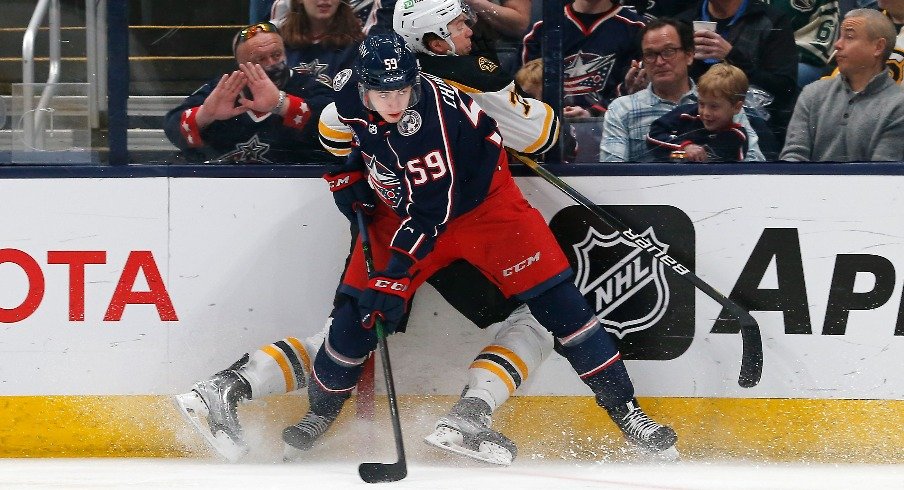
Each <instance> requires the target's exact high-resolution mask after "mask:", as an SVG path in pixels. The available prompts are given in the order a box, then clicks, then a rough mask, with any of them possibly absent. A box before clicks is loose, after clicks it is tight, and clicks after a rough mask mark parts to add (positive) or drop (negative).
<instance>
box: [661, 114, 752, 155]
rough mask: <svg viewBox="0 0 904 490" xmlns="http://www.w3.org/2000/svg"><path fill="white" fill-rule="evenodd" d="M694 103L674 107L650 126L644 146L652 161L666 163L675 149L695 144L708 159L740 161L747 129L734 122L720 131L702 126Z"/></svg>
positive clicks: (745, 147)
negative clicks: (653, 159) (645, 145)
mask: <svg viewBox="0 0 904 490" xmlns="http://www.w3.org/2000/svg"><path fill="white" fill-rule="evenodd" d="M697 111H698V107H697V104H686V105H681V106H678V107H676V108H674V109H672V110H671V111H669V112H668V113H666V114H665V115H664V116H662V117H660V118H659V119H657V120H655V121H653V124H651V125H650V133H649V134H648V135H647V146H649V147H650V151H651V153H652V154H653V155H654V156H655V158H656V161H660V162H666V161H668V160H669V154H670V153H671V152H672V151H675V150H682V149H684V147H686V146H688V145H691V144H695V145H699V146H702V147H703V148H704V149H705V150H706V153H707V157H708V160H707V161H708V162H742V161H744V158H745V157H746V156H747V130H745V129H744V127H743V126H741V125H740V124H738V123H732V125H731V126H729V127H728V128H726V129H724V130H722V131H710V130H708V129H706V127H705V126H704V125H703V120H702V119H701V118H700V115H699V114H698V112H697Z"/></svg>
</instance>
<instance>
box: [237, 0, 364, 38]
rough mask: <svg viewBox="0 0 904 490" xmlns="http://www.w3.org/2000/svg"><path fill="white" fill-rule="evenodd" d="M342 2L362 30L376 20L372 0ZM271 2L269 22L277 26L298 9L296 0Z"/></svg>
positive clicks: (343, 0) (347, 0)
mask: <svg viewBox="0 0 904 490" xmlns="http://www.w3.org/2000/svg"><path fill="white" fill-rule="evenodd" d="M252 1H254V0H252ZM342 2H344V3H347V4H348V6H349V7H351V9H352V11H353V12H354V13H355V17H357V18H358V20H360V21H361V24H362V25H363V26H364V32H365V33H367V30H368V29H369V28H370V26H372V25H373V24H374V22H375V21H376V16H377V13H376V11H375V10H374V8H373V6H374V0H342ZM271 3H272V4H273V8H272V10H271V11H270V19H272V20H271V22H273V23H274V24H275V25H276V26H277V27H282V25H283V23H284V22H285V21H286V17H288V16H289V13H290V12H291V11H292V10H293V9H294V10H299V6H298V1H297V0H276V1H275V2H273V1H271ZM323 5H324V8H328V7H327V5H326V3H324V4H323ZM377 5H379V2H377ZM329 8H332V4H330V5H329Z"/></svg>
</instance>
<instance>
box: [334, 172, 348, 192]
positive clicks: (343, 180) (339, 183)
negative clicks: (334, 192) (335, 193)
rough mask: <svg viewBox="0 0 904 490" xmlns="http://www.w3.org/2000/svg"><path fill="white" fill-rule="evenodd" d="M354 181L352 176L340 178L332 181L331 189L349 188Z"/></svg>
mask: <svg viewBox="0 0 904 490" xmlns="http://www.w3.org/2000/svg"><path fill="white" fill-rule="evenodd" d="M351 181H352V176H351V175H346V176H345V177H339V178H338V179H333V180H331V181H330V189H336V188H339V187H343V186H347V185H348V184H350V183H351Z"/></svg>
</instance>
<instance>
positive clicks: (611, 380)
mask: <svg viewBox="0 0 904 490" xmlns="http://www.w3.org/2000/svg"><path fill="white" fill-rule="evenodd" d="M527 303H528V305H529V306H530V310H531V312H533V314H534V316H535V317H537V320H539V321H540V324H542V325H543V326H544V327H546V328H547V329H548V330H549V331H550V332H552V333H553V335H555V336H556V337H557V339H558V341H559V343H560V345H561V348H560V350H559V352H560V353H561V354H562V355H563V356H564V357H565V358H566V359H568V362H569V363H571V367H572V368H573V369H574V370H575V372H576V373H578V376H580V377H581V380H582V381H583V382H584V383H585V384H586V385H587V386H589V387H590V389H592V390H593V393H594V394H595V395H596V397H597V403H600V404H601V405H603V406H615V405H618V404H623V403H626V402H627V401H628V400H631V398H633V397H634V385H633V384H632V383H631V378H630V377H629V376H628V371H627V369H625V365H624V362H622V360H621V354H620V353H619V352H618V348H617V347H616V346H615V342H613V341H612V337H611V336H610V335H609V333H608V332H606V330H605V329H604V328H603V326H602V325H600V322H599V320H598V319H597V318H596V314H595V313H594V312H593V311H591V310H590V307H589V306H588V305H587V302H586V300H584V297H583V296H581V293H580V292H579V291H578V290H577V288H576V287H575V286H574V284H572V283H570V282H562V283H559V284H557V285H556V286H554V287H553V288H551V289H549V290H548V291H546V292H544V293H543V294H541V295H540V296H537V297H536V298H533V299H531V300H529V301H528V302H527Z"/></svg>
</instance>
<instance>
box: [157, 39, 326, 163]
mask: <svg viewBox="0 0 904 490" xmlns="http://www.w3.org/2000/svg"><path fill="white" fill-rule="evenodd" d="M233 53H234V54H235V59H236V62H237V63H238V65H239V66H238V69H236V70H235V71H233V72H231V73H227V74H224V75H223V76H221V77H220V78H219V79H218V80H214V81H211V82H209V83H207V84H205V85H204V86H202V87H201V88H199V89H198V90H196V91H195V92H194V93H193V94H191V95H190V96H188V97H187V98H186V99H185V100H184V101H182V104H180V105H179V107H176V108H175V109H173V110H171V111H169V112H168V113H167V115H166V117H165V119H164V130H165V131H166V135H167V137H168V138H169V140H170V141H171V142H172V143H173V145H175V146H176V147H177V148H179V149H180V150H182V151H183V153H184V155H185V156H186V158H188V159H189V160H192V161H197V162H201V161H214V162H224V163H231V162H236V163H287V162H296V163H302V162H311V161H319V162H323V161H328V160H331V159H332V156H331V155H329V154H327V153H325V152H323V151H322V150H321V149H320V146H319V145H318V144H317V138H316V134H317V132H316V129H315V128H316V127H317V125H316V121H317V118H318V117H319V115H320V111H321V110H323V107H324V106H326V105H327V104H328V103H329V102H331V101H332V91H331V90H330V89H329V88H328V87H325V86H324V85H323V84H321V83H318V82H317V79H316V78H315V77H313V76H311V75H301V74H298V73H296V72H293V71H290V70H289V68H288V66H287V65H286V50H285V47H284V46H283V40H282V37H281V36H280V34H279V31H278V30H277V29H276V27H275V26H274V25H273V24H270V23H269V22H262V23H260V24H255V25H251V26H248V27H246V28H244V29H242V30H241V31H240V32H239V33H237V34H236V36H235V39H234V41H233ZM312 120H313V121H314V123H311V124H308V123H309V122H311V121H312Z"/></svg>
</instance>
